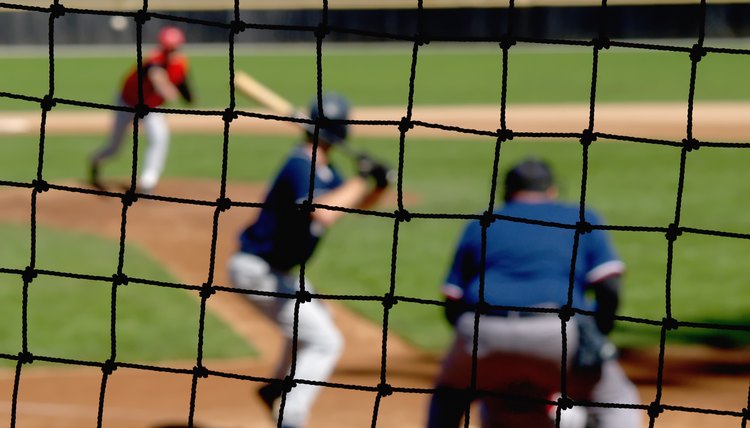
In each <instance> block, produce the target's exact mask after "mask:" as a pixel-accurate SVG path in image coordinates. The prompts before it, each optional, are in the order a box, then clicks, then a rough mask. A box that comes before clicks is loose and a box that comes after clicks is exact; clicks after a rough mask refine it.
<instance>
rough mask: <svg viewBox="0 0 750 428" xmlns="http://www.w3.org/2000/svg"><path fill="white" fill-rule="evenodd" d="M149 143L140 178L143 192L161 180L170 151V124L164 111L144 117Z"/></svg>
mask: <svg viewBox="0 0 750 428" xmlns="http://www.w3.org/2000/svg"><path fill="white" fill-rule="evenodd" d="M143 126H144V128H145V131H146V136H147V138H148V144H147V147H146V151H145V153H144V156H143V168H142V169H141V174H140V177H139V178H138V188H139V192H141V193H150V192H151V191H152V190H153V188H154V187H156V184H157V183H158V182H159V178H160V177H161V174H162V172H163V171H164V165H165V164H166V162H167V154H168V152H169V136H170V134H169V126H168V125H167V119H166V116H165V115H164V114H163V113H154V112H152V113H149V114H148V115H146V117H144V118H143Z"/></svg>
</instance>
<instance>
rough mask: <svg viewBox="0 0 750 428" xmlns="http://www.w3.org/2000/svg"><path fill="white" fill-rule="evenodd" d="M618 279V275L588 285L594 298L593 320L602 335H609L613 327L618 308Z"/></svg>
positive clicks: (619, 276)
mask: <svg viewBox="0 0 750 428" xmlns="http://www.w3.org/2000/svg"><path fill="white" fill-rule="evenodd" d="M620 278H621V275H619V274H616V275H610V276H608V277H606V278H603V279H601V280H600V281H598V282H596V283H594V284H591V285H590V287H591V288H592V289H593V290H594V295H595V296H596V305H597V307H596V312H595V313H594V319H595V320H596V326H597V327H598V328H599V331H601V332H602V333H604V334H609V332H610V331H612V328H614V325H615V315H616V314H617V308H618V307H619V306H620V282H621V281H620Z"/></svg>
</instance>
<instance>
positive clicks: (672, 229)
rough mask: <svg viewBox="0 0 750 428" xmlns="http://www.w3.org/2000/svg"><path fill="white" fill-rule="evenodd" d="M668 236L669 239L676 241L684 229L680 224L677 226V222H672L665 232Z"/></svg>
mask: <svg viewBox="0 0 750 428" xmlns="http://www.w3.org/2000/svg"><path fill="white" fill-rule="evenodd" d="M665 235H666V237H667V241H670V242H674V241H676V240H677V237H678V236H680V235H682V230H680V226H677V225H676V224H674V223H672V224H670V225H669V227H667V233H665Z"/></svg>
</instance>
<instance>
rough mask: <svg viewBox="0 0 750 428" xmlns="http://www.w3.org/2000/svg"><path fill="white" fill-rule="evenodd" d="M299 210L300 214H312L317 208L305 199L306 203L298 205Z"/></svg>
mask: <svg viewBox="0 0 750 428" xmlns="http://www.w3.org/2000/svg"><path fill="white" fill-rule="evenodd" d="M297 209H298V210H300V212H303V213H308V214H310V213H312V212H313V211H315V207H314V206H313V204H312V203H311V202H310V201H308V200H307V199H305V200H304V201H302V202H300V203H299V204H297Z"/></svg>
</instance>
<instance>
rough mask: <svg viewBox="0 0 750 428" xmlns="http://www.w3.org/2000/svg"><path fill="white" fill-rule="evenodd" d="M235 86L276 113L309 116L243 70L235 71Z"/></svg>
mask: <svg viewBox="0 0 750 428" xmlns="http://www.w3.org/2000/svg"><path fill="white" fill-rule="evenodd" d="M234 87H235V89H237V90H238V91H240V93H242V94H243V95H244V96H246V97H248V98H250V99H251V100H253V101H255V102H257V103H258V104H260V105H261V106H263V107H265V108H267V109H268V110H270V111H271V112H272V113H273V114H275V115H278V116H287V117H296V118H299V119H303V118H307V115H305V114H303V113H302V112H301V111H300V110H299V109H298V108H296V107H295V106H294V104H292V103H291V102H289V101H288V100H287V99H285V98H284V97H282V96H281V95H279V94H278V93H276V92H275V91H274V90H273V89H271V88H269V87H268V86H266V85H264V84H262V83H261V82H259V81H258V80H257V79H255V78H254V77H252V76H250V75H249V74H247V73H245V72H244V71H242V70H236V71H235V72H234ZM290 123H291V122H290ZM293 123H294V124H295V125H297V126H299V127H301V128H303V129H306V130H307V129H308V128H307V125H306V124H305V123H301V122H293ZM337 148H338V150H340V151H341V152H343V153H345V154H346V155H348V156H350V157H351V158H353V159H358V158H360V157H361V156H362V155H363V154H362V153H360V152H358V151H355V150H354V149H352V148H351V147H349V146H348V145H346V144H339V145H337Z"/></svg>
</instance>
